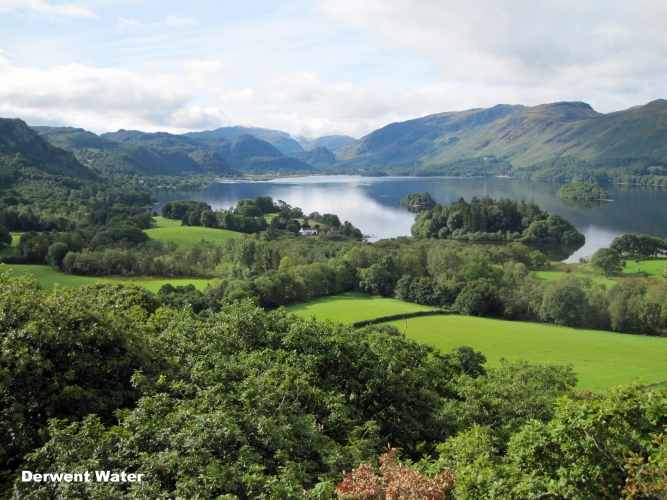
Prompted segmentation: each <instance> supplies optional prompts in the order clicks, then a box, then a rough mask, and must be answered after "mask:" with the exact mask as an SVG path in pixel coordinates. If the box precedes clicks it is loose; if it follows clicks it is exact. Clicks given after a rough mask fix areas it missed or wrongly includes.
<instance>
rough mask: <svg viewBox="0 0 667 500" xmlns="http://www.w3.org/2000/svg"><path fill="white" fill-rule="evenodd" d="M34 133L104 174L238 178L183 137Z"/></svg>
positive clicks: (216, 157) (221, 161) (130, 133)
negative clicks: (191, 175) (197, 175)
mask: <svg viewBox="0 0 667 500" xmlns="http://www.w3.org/2000/svg"><path fill="white" fill-rule="evenodd" d="M34 130H35V131H36V132H37V133H39V134H40V135H41V136H42V137H44V139H46V140H47V141H49V142H50V143H51V144H54V145H57V146H60V147H62V148H64V149H68V150H70V151H73V152H74V153H75V154H76V155H77V156H78V157H79V158H80V159H81V160H82V161H84V162H86V163H87V164H88V165H89V166H90V167H91V168H92V169H93V170H96V171H98V172H100V173H103V174H105V175H116V174H122V175H139V176H145V175H149V176H159V175H166V176H174V177H177V176H182V175H187V174H199V175H214V176H219V177H225V176H235V175H239V172H237V171H235V170H233V169H231V168H230V167H229V166H228V165H227V163H226V162H225V160H224V159H223V158H222V157H221V156H220V155H218V154H217V153H215V152H214V151H211V150H210V148H209V147H208V146H206V145H204V144H201V143H199V142H198V141H195V140H194V139H190V138H187V137H184V136H181V135H175V134H168V133H164V132H158V133H146V132H141V131H138V130H122V129H121V130H119V131H117V132H110V133H106V134H102V135H101V136H98V135H96V134H93V133H92V132H88V131H86V130H83V129H80V128H79V129H77V128H72V127H34Z"/></svg>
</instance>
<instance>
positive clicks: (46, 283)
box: [0, 264, 210, 293]
mask: <svg viewBox="0 0 667 500" xmlns="http://www.w3.org/2000/svg"><path fill="white" fill-rule="evenodd" d="M0 269H3V270H5V271H6V270H9V269H11V270H12V274H13V275H15V276H16V275H19V274H21V273H23V272H24V271H27V272H28V273H30V274H32V275H33V277H34V278H35V279H36V280H37V281H39V282H40V283H41V284H42V287H43V288H44V289H45V290H51V289H52V288H53V285H55V284H56V283H58V284H59V285H62V286H69V287H79V286H83V285H90V284H92V283H100V282H102V283H134V284H136V285H140V286H143V287H144V288H146V289H147V290H149V291H151V292H153V293H157V292H158V290H160V288H161V287H162V285H164V284H165V283H171V284H172V285H174V286H183V285H189V284H193V285H194V286H195V287H196V288H198V289H199V290H201V289H202V288H204V287H205V286H206V285H207V284H208V283H210V280H205V279H155V280H154V279H112V278H97V277H92V276H73V275H70V274H63V273H60V272H58V271H56V270H54V269H52V268H51V267H49V266H39V265H27V264H4V265H1V266H0Z"/></svg>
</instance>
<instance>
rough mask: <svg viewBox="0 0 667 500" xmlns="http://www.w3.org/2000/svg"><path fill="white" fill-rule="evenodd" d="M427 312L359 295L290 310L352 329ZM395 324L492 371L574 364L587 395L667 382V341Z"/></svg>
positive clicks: (462, 323) (494, 322)
mask: <svg viewBox="0 0 667 500" xmlns="http://www.w3.org/2000/svg"><path fill="white" fill-rule="evenodd" d="M425 309H428V308H427V307H424V306H419V305H417V304H410V303H406V302H401V301H398V300H395V299H383V298H380V297H372V296H368V295H363V294H358V293H346V294H342V295H338V296H335V297H326V298H323V299H318V300H315V301H312V302H309V303H306V304H296V305H294V306H290V307H288V308H287V310H288V311H291V312H294V313H296V314H298V315H300V316H315V317H316V318H317V319H318V320H326V319H329V320H332V321H340V322H342V323H346V324H349V323H353V322H355V321H360V320H364V319H372V318H377V317H381V316H388V315H391V314H400V313H402V312H411V311H415V310H425ZM406 323H407V328H406ZM390 324H393V325H394V326H396V327H397V328H399V329H400V330H401V331H403V330H404V329H405V330H406V335H407V336H408V337H410V338H412V339H414V340H417V341H419V342H425V343H427V344H431V345H433V346H434V347H436V348H437V349H439V350H440V351H442V352H447V351H450V350H451V349H454V348H456V347H460V346H464V345H465V346H470V347H472V348H474V349H475V350H478V351H481V352H482V353H483V354H484V355H485V356H486V357H487V360H488V363H487V364H488V365H489V366H499V365H500V359H501V358H505V359H508V360H510V361H515V360H519V359H523V360H527V361H531V362H535V363H554V364H572V365H573V366H574V369H575V371H576V372H577V375H578V378H579V384H578V387H579V388H581V389H590V390H593V391H601V390H604V389H608V388H609V387H611V386H613V385H617V384H630V383H632V382H633V381H634V380H638V381H639V382H640V383H643V384H650V383H656V382H662V381H665V380H667V339H666V338H661V337H646V336H640V335H629V334H622V333H612V332H602V331H597V330H580V329H574V328H566V327H561V326H555V325H543V324H539V323H526V322H517V321H503V320H498V319H486V318H476V317H472V316H459V315H455V314H451V315H446V316H425V317H418V318H409V319H407V320H399V321H393V322H391V323H390Z"/></svg>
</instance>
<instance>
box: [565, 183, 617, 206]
mask: <svg viewBox="0 0 667 500" xmlns="http://www.w3.org/2000/svg"><path fill="white" fill-rule="evenodd" d="M556 194H557V195H558V197H559V198H565V199H568V200H582V201H598V200H606V199H607V198H608V197H609V195H608V194H607V192H606V191H605V190H604V189H602V188H601V187H600V186H598V185H596V184H590V183H588V182H570V183H569V184H566V185H565V186H563V187H562V188H560V189H559V190H558V193H556Z"/></svg>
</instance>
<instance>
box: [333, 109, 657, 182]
mask: <svg viewBox="0 0 667 500" xmlns="http://www.w3.org/2000/svg"><path fill="white" fill-rule="evenodd" d="M336 157H337V159H338V160H339V161H340V162H345V163H347V164H352V165H355V164H357V165H361V164H368V165H370V164H383V165H396V166H401V165H417V166H420V165H440V164H447V163H450V162H454V161H457V160H465V159H471V158H479V159H484V158H488V157H492V158H494V159H500V160H504V161H508V162H510V163H511V164H512V165H513V167H514V169H515V170H520V169H522V168H526V167H531V166H534V165H536V164H539V163H540V162H549V161H552V162H553V161H554V160H555V159H559V158H574V159H577V160H582V161H587V162H596V161H597V162H601V161H605V160H612V159H613V160H619V159H637V158H641V157H648V158H652V159H655V160H657V161H658V163H660V162H665V161H667V101H665V100H664V99H659V100H656V101H652V102H649V103H648V104H646V105H644V106H635V107H633V108H630V109H628V110H625V111H618V112H615V113H608V114H602V113H598V112H596V111H595V110H593V108H591V106H590V105H588V104H586V103H583V102H558V103H552V104H542V105H539V106H532V107H527V106H521V105H504V104H499V105H497V106H494V107H492V108H488V109H471V110H467V111H461V112H448V113H439V114H435V115H430V116H426V117H423V118H418V119H414V120H408V121H405V122H401V123H392V124H390V125H387V126H385V127H383V128H381V129H379V130H376V131H374V132H372V133H370V134H368V135H367V136H365V137H362V138H361V139H359V140H358V141H356V142H354V143H352V144H349V145H347V146H344V147H342V148H340V149H339V150H337V152H336Z"/></svg>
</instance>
